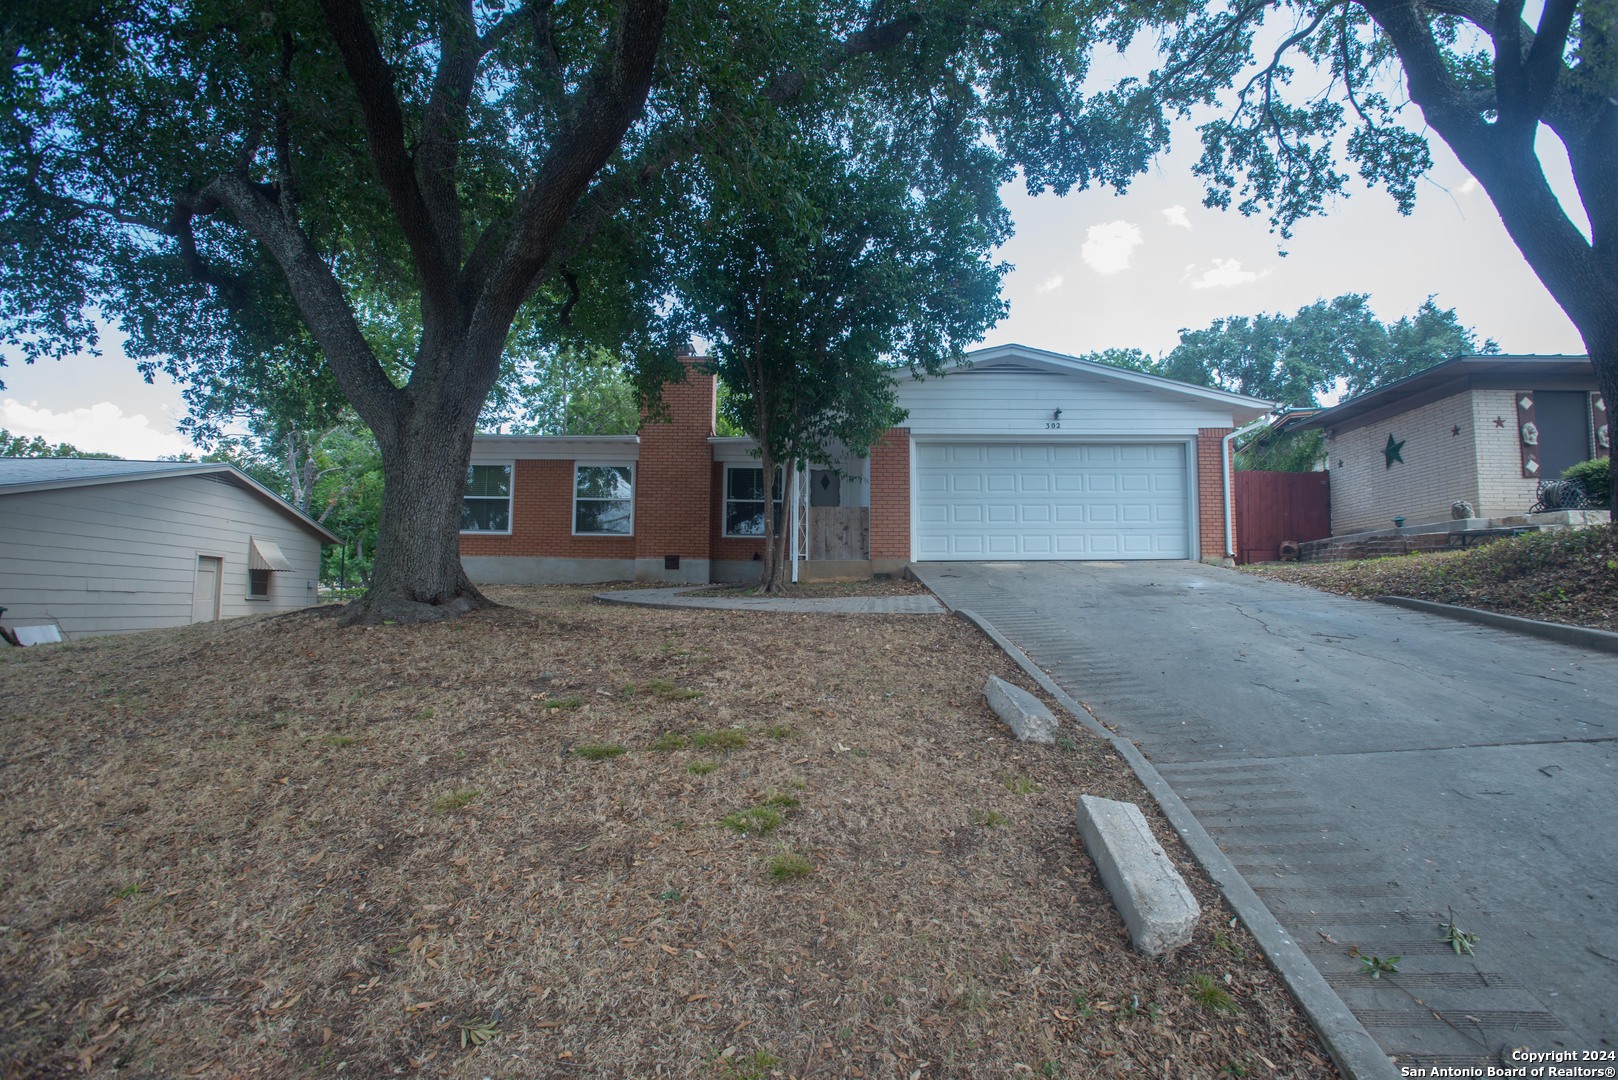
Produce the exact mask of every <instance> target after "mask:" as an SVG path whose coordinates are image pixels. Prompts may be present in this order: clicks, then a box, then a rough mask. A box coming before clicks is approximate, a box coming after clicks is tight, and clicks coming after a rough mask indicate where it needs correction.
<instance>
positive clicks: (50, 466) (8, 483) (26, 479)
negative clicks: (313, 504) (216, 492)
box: [0, 458, 341, 544]
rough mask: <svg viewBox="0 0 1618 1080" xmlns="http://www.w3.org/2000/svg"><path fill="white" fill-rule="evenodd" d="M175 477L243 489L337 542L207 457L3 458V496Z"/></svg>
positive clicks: (321, 528)
mask: <svg viewBox="0 0 1618 1080" xmlns="http://www.w3.org/2000/svg"><path fill="white" fill-rule="evenodd" d="M176 476H203V477H207V478H209V479H213V480H219V481H222V482H224V483H227V484H230V485H231V486H233V487H237V488H240V489H241V490H243V491H245V492H247V493H248V494H249V495H251V496H253V497H254V498H256V499H258V500H259V501H261V502H263V503H265V504H267V505H269V506H271V507H273V508H274V509H275V510H277V511H279V512H280V513H282V514H285V515H286V516H287V517H289V518H291V519H292V520H293V521H295V522H296V523H297V524H298V525H300V526H302V527H303V528H305V529H307V530H308V531H309V532H312V533H314V534H315V535H316V536H318V537H320V539H321V541H322V542H323V543H327V544H336V543H340V542H341V541H339V540H338V538H337V536H336V535H335V534H334V533H333V532H332V531H331V530H330V529H328V528H326V527H325V526H324V525H322V524H320V523H319V522H318V521H316V520H315V519H314V518H312V517H310V516H309V515H308V514H305V513H304V512H303V511H301V510H299V509H298V508H297V507H296V506H293V505H292V504H291V503H289V502H287V501H286V500H285V499H283V498H281V497H280V496H279V495H277V494H276V493H275V492H273V491H271V490H270V489H269V488H267V487H265V486H264V485H262V484H260V483H259V482H258V481H257V480H254V479H253V478H252V477H251V476H248V475H247V474H246V473H244V472H242V471H241V470H240V469H238V468H236V467H235V466H234V465H225V464H220V463H215V462H206V461H123V460H118V459H101V458H0V495H14V494H20V493H22V492H25V491H51V490H54V489H57V488H73V487H92V486H94V485H97V484H127V483H132V482H134V481H137V480H168V479H172V478H173V477H176Z"/></svg>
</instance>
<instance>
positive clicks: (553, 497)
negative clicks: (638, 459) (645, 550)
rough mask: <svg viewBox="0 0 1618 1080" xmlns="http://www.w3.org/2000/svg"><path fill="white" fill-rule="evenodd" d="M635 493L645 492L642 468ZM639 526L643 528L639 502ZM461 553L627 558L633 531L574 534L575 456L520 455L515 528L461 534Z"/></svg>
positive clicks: (513, 512) (514, 495)
mask: <svg viewBox="0 0 1618 1080" xmlns="http://www.w3.org/2000/svg"><path fill="white" fill-rule="evenodd" d="M635 480H636V484H635V488H636V490H635V494H636V497H637V499H638V498H639V495H640V477H639V475H638V474H637V476H636V478H635ZM635 527H636V529H637V531H638V530H639V528H640V508H639V506H637V507H636V512H635ZM461 554H462V555H516V556H523V555H529V556H534V555H538V556H555V557H558V558H565V559H628V558H632V557H633V556H634V554H635V540H634V538H633V537H629V536H574V535H573V462H571V461H532V460H526V461H518V462H517V463H516V466H515V468H514V469H513V471H512V475H511V534H510V535H509V536H497V535H491V534H474V535H462V537H461Z"/></svg>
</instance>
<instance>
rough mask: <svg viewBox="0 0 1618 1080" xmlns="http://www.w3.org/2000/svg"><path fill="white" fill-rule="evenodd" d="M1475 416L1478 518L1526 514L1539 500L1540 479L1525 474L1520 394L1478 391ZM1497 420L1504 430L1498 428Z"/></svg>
mask: <svg viewBox="0 0 1618 1080" xmlns="http://www.w3.org/2000/svg"><path fill="white" fill-rule="evenodd" d="M1471 413H1472V415H1473V417H1475V423H1476V425H1477V463H1478V465H1477V468H1478V493H1477V496H1476V500H1475V501H1476V505H1477V509H1478V516H1479V517H1506V516H1508V515H1511V514H1526V513H1527V512H1528V508H1529V507H1530V506H1532V505H1534V499H1535V498H1536V497H1537V493H1538V491H1539V478H1537V477H1532V476H1524V475H1523V474H1522V434H1521V432H1520V431H1519V429H1518V427H1517V391H1515V390H1474V391H1472V408H1471ZM1496 417H1499V418H1500V419H1501V420H1504V421H1505V424H1504V426H1501V427H1496V426H1495V422H1494V421H1495V418H1496Z"/></svg>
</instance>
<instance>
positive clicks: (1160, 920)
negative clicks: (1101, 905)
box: [1078, 795, 1202, 956]
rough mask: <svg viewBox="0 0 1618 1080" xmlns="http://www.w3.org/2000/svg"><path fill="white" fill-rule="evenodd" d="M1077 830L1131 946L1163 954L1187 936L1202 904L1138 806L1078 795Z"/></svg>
mask: <svg viewBox="0 0 1618 1080" xmlns="http://www.w3.org/2000/svg"><path fill="white" fill-rule="evenodd" d="M1078 820H1079V834H1080V835H1081V836H1083V837H1084V846H1085V847H1086V848H1088V849H1089V852H1090V858H1092V859H1094V860H1095V864H1096V869H1097V870H1099V871H1100V872H1101V880H1102V882H1103V883H1104V884H1105V885H1106V886H1107V892H1109V893H1111V894H1112V902H1113V905H1114V906H1115V907H1117V909H1118V914H1120V915H1122V916H1123V917H1124V925H1125V926H1127V927H1129V936H1130V939H1131V940H1133V941H1134V943H1135V948H1136V949H1137V950H1139V951H1140V952H1142V953H1145V954H1146V955H1147V956H1162V955H1163V954H1164V953H1168V952H1173V951H1174V950H1175V949H1178V948H1179V947H1180V946H1182V945H1185V944H1188V943H1189V942H1190V941H1191V931H1192V930H1193V929H1195V928H1196V925H1197V917H1198V916H1199V915H1201V914H1202V909H1201V908H1199V907H1198V906H1197V901H1196V898H1195V897H1194V896H1192V895H1191V890H1190V889H1189V888H1187V887H1186V884H1185V879H1184V878H1182V877H1180V873H1179V871H1177V870H1175V869H1174V864H1173V863H1171V862H1170V861H1169V857H1168V853H1167V852H1165V851H1164V850H1163V847H1162V845H1161V844H1159V843H1158V842H1157V840H1156V838H1155V837H1153V836H1152V830H1151V828H1150V827H1149V826H1147V824H1146V818H1145V817H1144V816H1143V815H1142V814H1141V812H1140V807H1138V806H1136V805H1135V804H1134V803H1126V802H1115V801H1114V800H1112V799H1098V798H1096V797H1095V796H1094V795H1081V796H1080V797H1079V812H1078Z"/></svg>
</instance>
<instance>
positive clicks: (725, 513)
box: [719, 461, 786, 540]
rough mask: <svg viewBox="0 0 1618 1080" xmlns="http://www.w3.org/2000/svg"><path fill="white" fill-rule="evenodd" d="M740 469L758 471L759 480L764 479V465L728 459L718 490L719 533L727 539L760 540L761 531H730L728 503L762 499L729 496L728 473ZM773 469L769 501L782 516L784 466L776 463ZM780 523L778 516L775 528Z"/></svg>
mask: <svg viewBox="0 0 1618 1080" xmlns="http://www.w3.org/2000/svg"><path fill="white" fill-rule="evenodd" d="M742 469H746V470H747V471H749V472H756V473H758V475H759V480H760V481H762V480H763V479H764V466H763V465H762V464H759V465H749V464H747V463H746V462H728V461H727V462H726V463H725V475H724V478H723V484H724V486H723V487H722V488H721V489H720V492H719V529H720V535H721V536H723V537H724V538H725V539H727V540H762V539H764V534H763V533H762V532H756V533H733V532H731V531H730V504H731V503H754V502H761V501H762V500H760V499H732V498H731V497H730V474H731V473H732V472H734V471H739V470H742ZM775 471H776V482H775V498H774V499H772V500H771V501H772V502H774V503H775V506H776V513H777V514H778V515H781V516H782V517H784V515H785V513H786V506H785V501H784V500H783V499H782V498H781V496H782V494H783V490H782V489H783V488H784V487H785V486H786V468H785V466H782V465H777V466H776V467H775ZM781 524H782V521H781V519H780V518H779V517H778V518H777V520H776V529H777V530H779V529H780V527H781Z"/></svg>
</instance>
